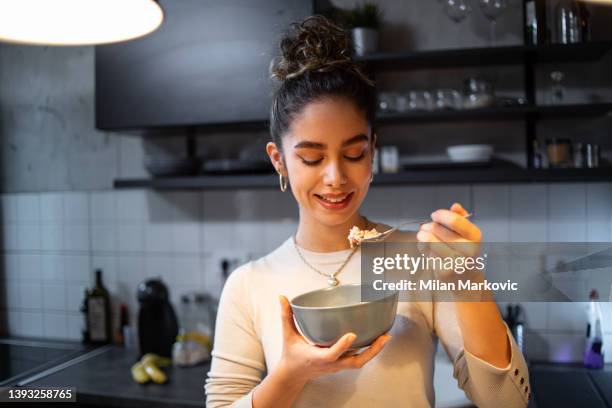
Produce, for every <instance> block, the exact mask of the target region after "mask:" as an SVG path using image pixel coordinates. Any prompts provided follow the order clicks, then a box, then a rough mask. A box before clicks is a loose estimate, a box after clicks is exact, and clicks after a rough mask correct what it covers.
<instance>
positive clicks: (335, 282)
mask: <svg viewBox="0 0 612 408" xmlns="http://www.w3.org/2000/svg"><path fill="white" fill-rule="evenodd" d="M338 283H339V282H338V279H336V277H335V276H330V277H328V278H327V284H328V285H329V286H338Z"/></svg>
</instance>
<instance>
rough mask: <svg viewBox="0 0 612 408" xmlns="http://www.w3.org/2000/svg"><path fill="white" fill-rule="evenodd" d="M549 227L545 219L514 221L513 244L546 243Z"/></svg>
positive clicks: (511, 230) (512, 230)
mask: <svg viewBox="0 0 612 408" xmlns="http://www.w3.org/2000/svg"><path fill="white" fill-rule="evenodd" d="M547 229H548V225H547V223H546V220H545V219H531V220H529V219H520V220H515V219H512V221H511V222H510V241H511V242H546V241H547Z"/></svg>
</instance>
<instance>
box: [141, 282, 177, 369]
mask: <svg viewBox="0 0 612 408" xmlns="http://www.w3.org/2000/svg"><path fill="white" fill-rule="evenodd" d="M137 293H138V301H139V302H140V311H139V313H138V338H139V341H140V354H141V355H144V354H147V353H155V354H159V355H160V356H164V357H170V356H171V355H172V344H173V343H174V340H175V338H176V335H177V334H178V323H177V320H176V314H175V313H174V309H173V308H172V305H171V304H170V302H169V301H168V299H169V295H168V288H167V287H166V285H164V283H163V282H162V281H161V280H159V279H151V280H147V281H144V282H141V283H140V285H138V291H137Z"/></svg>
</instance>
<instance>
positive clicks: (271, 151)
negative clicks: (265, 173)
mask: <svg viewBox="0 0 612 408" xmlns="http://www.w3.org/2000/svg"><path fill="white" fill-rule="evenodd" d="M266 152H267V153H268V157H269V158H270V161H271V162H272V165H273V166H274V168H275V169H276V172H277V173H279V174H282V175H283V176H285V177H286V176H287V170H286V169H285V165H284V163H283V154H282V153H281V151H280V149H279V148H278V146H276V143H274V142H268V144H266Z"/></svg>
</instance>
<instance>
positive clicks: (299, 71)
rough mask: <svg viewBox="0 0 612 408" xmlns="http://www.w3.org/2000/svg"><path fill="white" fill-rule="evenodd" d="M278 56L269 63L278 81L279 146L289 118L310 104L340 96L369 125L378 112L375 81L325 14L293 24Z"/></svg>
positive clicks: (273, 121)
mask: <svg viewBox="0 0 612 408" xmlns="http://www.w3.org/2000/svg"><path fill="white" fill-rule="evenodd" d="M280 50H281V53H282V55H281V56H280V57H279V58H278V59H277V60H276V61H275V63H274V64H273V65H272V67H271V70H270V71H271V75H272V77H273V78H275V79H277V80H279V81H280V86H279V87H278V88H277V89H276V91H275V93H274V96H273V100H272V108H271V112H270V133H271V135H272V140H273V141H274V142H275V143H277V145H278V146H279V147H280V143H279V142H280V139H281V137H282V136H283V135H284V134H286V132H287V130H288V129H289V127H290V125H291V120H292V119H293V118H294V117H295V116H296V115H297V114H299V113H300V112H301V111H302V109H303V108H304V107H305V106H306V105H307V104H308V103H310V102H313V101H316V100H319V99H322V98H325V97H335V96H337V97H344V98H347V99H348V100H350V101H352V102H353V103H355V105H356V106H357V107H358V108H359V109H360V110H361V111H363V112H364V114H365V116H366V119H367V120H368V122H369V123H370V124H371V125H372V124H373V122H374V115H375V111H376V88H375V83H374V81H372V79H370V78H369V77H368V75H367V74H366V73H365V71H363V69H362V68H361V65H360V64H359V63H357V62H356V61H355V60H354V59H353V58H352V54H353V49H352V46H351V42H350V40H349V37H348V34H347V32H346V31H345V30H344V29H342V28H340V27H338V26H337V25H335V24H333V23H332V22H330V21H329V20H328V19H326V18H325V17H323V16H311V17H308V18H306V19H305V20H304V21H303V22H301V23H295V24H292V26H291V30H290V32H289V33H288V34H287V35H286V36H285V37H284V38H283V39H282V40H281V42H280Z"/></svg>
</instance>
